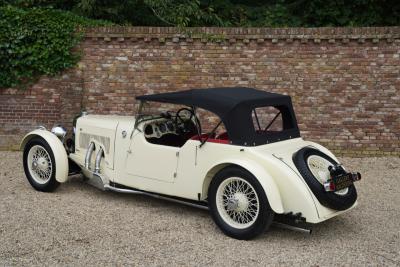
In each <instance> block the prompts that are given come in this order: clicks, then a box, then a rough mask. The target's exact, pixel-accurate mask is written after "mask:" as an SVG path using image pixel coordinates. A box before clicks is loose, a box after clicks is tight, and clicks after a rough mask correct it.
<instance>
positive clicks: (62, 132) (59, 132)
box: [51, 125, 67, 141]
mask: <svg viewBox="0 0 400 267" xmlns="http://www.w3.org/2000/svg"><path fill="white" fill-rule="evenodd" d="M51 132H52V133H53V134H54V135H55V136H57V137H58V138H59V139H60V140H61V141H63V140H64V138H65V136H66V135H67V130H66V129H65V128H64V127H62V126H60V125H58V126H54V127H53V128H52V129H51Z"/></svg>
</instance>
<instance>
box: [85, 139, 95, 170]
mask: <svg viewBox="0 0 400 267" xmlns="http://www.w3.org/2000/svg"><path fill="white" fill-rule="evenodd" d="M93 151H94V143H93V142H91V143H90V144H89V147H88V149H87V151H86V156H85V168H86V169H88V170H90V159H91V158H92V153H93Z"/></svg>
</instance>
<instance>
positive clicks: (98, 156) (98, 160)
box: [94, 147, 103, 173]
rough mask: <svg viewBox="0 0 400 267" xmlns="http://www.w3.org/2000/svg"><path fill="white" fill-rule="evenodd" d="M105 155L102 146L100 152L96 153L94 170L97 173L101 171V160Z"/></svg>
mask: <svg viewBox="0 0 400 267" xmlns="http://www.w3.org/2000/svg"><path fill="white" fill-rule="evenodd" d="M102 157H103V148H101V147H100V149H99V152H97V155H96V162H95V165H94V172H95V173H100V162H101V158H102Z"/></svg>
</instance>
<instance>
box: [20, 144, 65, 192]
mask: <svg viewBox="0 0 400 267" xmlns="http://www.w3.org/2000/svg"><path fill="white" fill-rule="evenodd" d="M23 165H24V171H25V175H26V178H27V179H28V181H29V183H30V184H31V185H32V187H33V188H35V189H36V190H38V191H42V192H51V191H54V190H55V189H56V188H57V187H58V186H59V182H57V180H56V178H55V174H56V167H57V166H56V162H55V159H54V154H53V151H52V149H51V147H50V146H49V144H48V143H47V142H46V140H44V139H43V138H42V137H34V138H32V139H31V140H29V141H28V142H27V144H26V145H25V147H24V153H23Z"/></svg>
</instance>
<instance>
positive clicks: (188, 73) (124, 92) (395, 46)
mask: <svg viewBox="0 0 400 267" xmlns="http://www.w3.org/2000/svg"><path fill="white" fill-rule="evenodd" d="M191 31H193V32H197V33H200V34H197V33H196V34H192V35H190V34H179V33H178V31H177V29H175V28H148V27H136V28H123V27H122V28H119V27H118V28H97V29H91V30H89V31H88V32H87V34H86V38H85V40H84V41H83V43H82V44H81V46H80V48H81V49H82V50H83V58H82V60H81V62H80V63H79V66H78V67H76V68H75V69H73V70H70V71H68V72H67V73H65V74H64V75H62V76H60V77H55V78H43V79H42V80H41V81H39V83H38V84H36V85H35V86H34V87H32V88H31V89H29V90H28V91H25V92H22V93H21V92H16V91H15V90H6V91H0V124H1V126H0V127H1V128H0V138H1V139H0V148H9V147H12V146H13V145H15V143H16V141H17V140H19V138H20V137H21V135H22V134H23V132H26V131H27V130H29V129H30V128H31V127H32V126H33V125H37V124H45V125H46V126H50V125H51V124H53V123H55V122H58V121H60V122H64V123H65V122H70V121H71V120H72V117H73V116H74V115H75V113H77V111H79V109H80V108H81V106H82V107H83V108H85V109H87V110H88V111H89V112H91V113H101V114H110V113H111V114H132V113H134V110H135V108H134V107H135V106H134V104H135V100H134V97H135V96H136V95H140V94H145V93H155V92H164V91H173V90H179V89H186V88H195V87H213V86H248V87H255V88H258V89H263V90H267V91H271V92H279V93H285V94H289V95H291V96H292V97H293V102H294V108H295V111H296V113H297V119H298V121H299V125H300V129H301V133H302V136H303V137H304V138H306V139H309V140H314V141H317V142H320V143H322V144H324V145H327V146H328V147H330V148H331V149H333V150H335V151H336V152H337V153H340V154H350V155H351V154H358V155H400V140H399V135H400V134H399V132H400V116H399V114H400V96H399V91H400V67H399V66H400V58H399V56H400V27H391V28H317V29H302V28H290V29H258V28H251V29H243V28H224V29H220V28H202V29H191Z"/></svg>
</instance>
